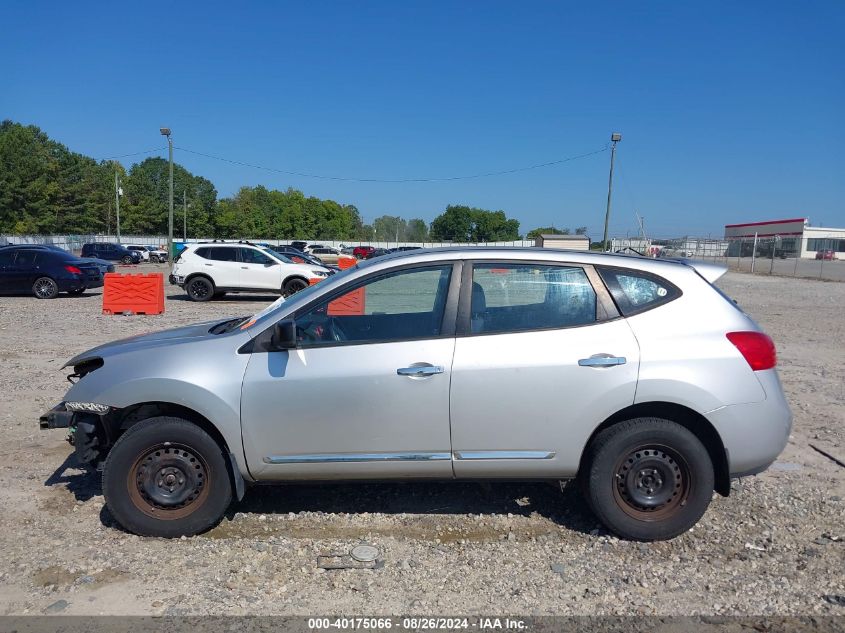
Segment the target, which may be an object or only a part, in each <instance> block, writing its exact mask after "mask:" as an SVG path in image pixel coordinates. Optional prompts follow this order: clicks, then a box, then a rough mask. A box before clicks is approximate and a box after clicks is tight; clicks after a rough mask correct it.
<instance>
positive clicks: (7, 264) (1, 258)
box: [0, 249, 15, 294]
mask: <svg viewBox="0 0 845 633" xmlns="http://www.w3.org/2000/svg"><path fill="white" fill-rule="evenodd" d="M14 259H15V253H14V251H11V250H9V249H0V294H10V293H12V292H14V291H13V290H12V270H11V268H12V262H13V261H14Z"/></svg>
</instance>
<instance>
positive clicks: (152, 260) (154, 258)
mask: <svg viewBox="0 0 845 633" xmlns="http://www.w3.org/2000/svg"><path fill="white" fill-rule="evenodd" d="M150 263H151V264H158V263H159V262H158V255H150Z"/></svg>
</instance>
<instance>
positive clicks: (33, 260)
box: [8, 249, 42, 292]
mask: <svg viewBox="0 0 845 633" xmlns="http://www.w3.org/2000/svg"><path fill="white" fill-rule="evenodd" d="M39 254H40V253H39V251H37V250H34V249H33V250H29V249H21V250H19V251H18V252H17V253H15V257H14V261H13V262H12V264H11V265H10V266H9V273H8V278H9V283H10V286H11V288H12V292H29V291H30V290H31V288H32V284H34V283H35V280H36V279H37V278H38V277H41V276H42V273H41V272H40V270H39V265H38V256H39Z"/></svg>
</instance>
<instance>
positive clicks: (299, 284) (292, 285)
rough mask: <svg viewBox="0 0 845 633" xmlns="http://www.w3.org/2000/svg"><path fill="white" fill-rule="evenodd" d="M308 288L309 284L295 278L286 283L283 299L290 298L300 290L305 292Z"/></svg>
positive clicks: (283, 288) (283, 289)
mask: <svg viewBox="0 0 845 633" xmlns="http://www.w3.org/2000/svg"><path fill="white" fill-rule="evenodd" d="M307 287H308V282H307V281H305V280H304V279H300V278H298V277H295V278H293V279H289V280H288V281H286V282H285V285H284V286H283V287H282V296H283V297H290V296H291V295H294V294H296V293H297V292H299V291H300V290H304V289H305V288H307Z"/></svg>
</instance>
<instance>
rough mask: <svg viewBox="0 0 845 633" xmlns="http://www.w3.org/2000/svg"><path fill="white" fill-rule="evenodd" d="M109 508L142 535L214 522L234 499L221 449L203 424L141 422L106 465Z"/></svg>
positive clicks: (193, 529) (178, 532) (183, 531)
mask: <svg viewBox="0 0 845 633" xmlns="http://www.w3.org/2000/svg"><path fill="white" fill-rule="evenodd" d="M103 495H104V496H105V500H106V504H107V505H108V508H109V511H110V512H111V513H112V515H113V516H114V518H115V519H117V521H118V522H119V523H120V524H121V525H122V526H123V527H124V528H126V529H127V530H129V531H130V532H133V533H135V534H139V535H142V536H161V537H165V538H174V537H178V536H183V535H184V536H191V535H193V534H198V533H200V532H203V531H205V530H207V529H209V528H210V527H212V526H213V525H215V524H216V523H217V522H218V521H220V519H221V518H222V517H223V513H224V512H225V511H226V508H228V507H229V504H230V503H231V501H232V486H231V482H230V480H229V473H228V470H227V466H226V458H225V456H224V454H223V449H222V448H221V447H220V446H219V445H218V444H217V442H215V441H214V439H213V438H212V437H211V436H210V435H209V434H208V433H206V432H205V431H203V430H202V429H201V428H199V427H198V426H196V425H195V424H192V423H190V422H188V421H187V420H182V419H181V418H173V417H156V418H150V419H148V420H144V421H142V422H139V423H138V424H136V425H135V426H133V427H131V428H130V429H129V430H128V431H126V433H124V434H123V435H122V436H121V437H120V439H118V441H117V442H116V443H115V445H114V448H112V450H111V451H110V452H109V455H108V458H107V459H106V463H105V468H104V469H103Z"/></svg>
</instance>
